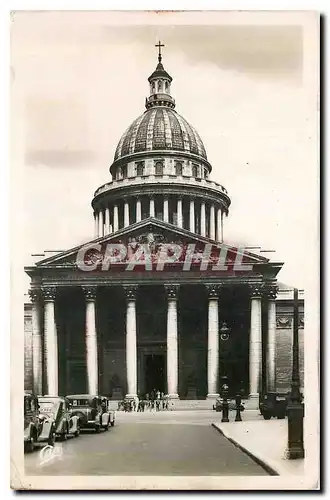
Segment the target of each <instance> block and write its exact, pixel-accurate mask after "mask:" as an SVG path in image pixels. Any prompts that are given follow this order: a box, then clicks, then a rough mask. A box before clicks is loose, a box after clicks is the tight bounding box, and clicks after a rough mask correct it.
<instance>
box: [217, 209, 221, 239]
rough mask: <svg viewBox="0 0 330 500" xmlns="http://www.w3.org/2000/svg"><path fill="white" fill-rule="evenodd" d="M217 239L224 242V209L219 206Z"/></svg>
mask: <svg viewBox="0 0 330 500" xmlns="http://www.w3.org/2000/svg"><path fill="white" fill-rule="evenodd" d="M217 212H218V213H217V241H221V242H222V211H221V208H218V211H217Z"/></svg>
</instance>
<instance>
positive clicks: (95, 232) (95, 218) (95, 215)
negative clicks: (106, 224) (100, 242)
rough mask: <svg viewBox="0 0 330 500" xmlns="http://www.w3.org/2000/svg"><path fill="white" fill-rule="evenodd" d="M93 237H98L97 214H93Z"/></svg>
mask: <svg viewBox="0 0 330 500" xmlns="http://www.w3.org/2000/svg"><path fill="white" fill-rule="evenodd" d="M94 237H95V238H98V237H99V214H98V213H97V212H95V213H94Z"/></svg>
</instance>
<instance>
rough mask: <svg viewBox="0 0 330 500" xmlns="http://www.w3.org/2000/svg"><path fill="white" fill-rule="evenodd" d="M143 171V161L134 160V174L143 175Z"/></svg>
mask: <svg viewBox="0 0 330 500" xmlns="http://www.w3.org/2000/svg"><path fill="white" fill-rule="evenodd" d="M143 173H144V161H138V162H136V175H139V176H141V175H143Z"/></svg>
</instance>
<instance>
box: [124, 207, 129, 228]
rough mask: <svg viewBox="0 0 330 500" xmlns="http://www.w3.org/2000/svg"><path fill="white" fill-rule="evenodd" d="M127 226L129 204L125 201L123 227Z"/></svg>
mask: <svg viewBox="0 0 330 500" xmlns="http://www.w3.org/2000/svg"><path fill="white" fill-rule="evenodd" d="M127 226H129V203H128V201H125V203H124V227H127Z"/></svg>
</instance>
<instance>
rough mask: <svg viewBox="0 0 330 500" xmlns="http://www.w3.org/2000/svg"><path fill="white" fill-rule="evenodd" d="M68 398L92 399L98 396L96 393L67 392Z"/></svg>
mask: <svg viewBox="0 0 330 500" xmlns="http://www.w3.org/2000/svg"><path fill="white" fill-rule="evenodd" d="M66 397H67V398H68V399H94V398H99V397H100V396H98V395H97V394H69V395H68V396H66Z"/></svg>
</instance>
